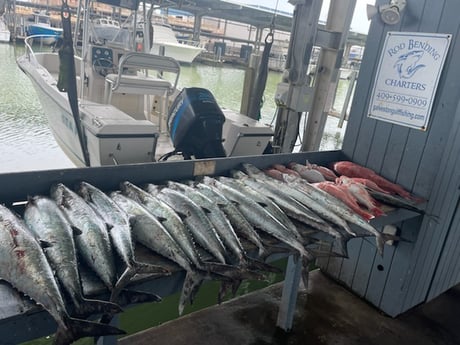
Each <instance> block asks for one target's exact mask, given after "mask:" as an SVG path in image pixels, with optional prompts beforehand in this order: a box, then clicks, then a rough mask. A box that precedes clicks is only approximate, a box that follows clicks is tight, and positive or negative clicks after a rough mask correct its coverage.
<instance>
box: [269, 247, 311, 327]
mask: <svg viewBox="0 0 460 345" xmlns="http://www.w3.org/2000/svg"><path fill="white" fill-rule="evenodd" d="M306 274H308V273H306ZM301 275H302V260H301V259H300V258H299V257H297V258H295V257H294V256H293V255H290V256H289V258H288V263H287V267H286V275H285V277H284V283H283V293H282V295H281V302H280V307H279V310H278V319H277V321H276V326H277V327H279V328H281V329H282V330H283V331H286V332H288V331H290V330H291V329H292V322H293V320H294V313H295V307H296V303H297V292H298V290H299V283H300V278H301ZM305 288H307V287H305Z"/></svg>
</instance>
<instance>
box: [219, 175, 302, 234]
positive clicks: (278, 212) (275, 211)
mask: <svg viewBox="0 0 460 345" xmlns="http://www.w3.org/2000/svg"><path fill="white" fill-rule="evenodd" d="M218 180H219V181H220V182H222V183H223V184H226V185H228V186H229V187H232V188H234V189H236V190H239V191H243V192H244V193H245V194H247V195H248V196H250V197H251V199H253V200H254V201H255V202H257V203H258V204H259V205H260V206H262V207H263V208H265V209H266V210H267V212H269V213H270V214H271V215H272V216H273V217H275V218H276V219H277V220H278V221H279V222H280V223H282V224H283V225H284V226H285V227H286V228H288V229H289V230H291V231H292V233H293V235H295V236H296V237H297V239H300V235H299V233H298V231H297V228H296V226H295V225H294V224H293V223H292V221H291V219H289V217H288V215H287V214H286V213H285V212H284V211H283V210H282V209H281V208H280V207H279V205H278V204H276V203H275V202H274V201H273V200H271V199H270V198H267V196H266V195H264V194H263V193H260V192H258V191H256V190H254V189H252V188H250V187H249V186H246V185H245V184H244V183H241V181H239V180H236V179H233V178H228V177H224V176H221V177H219V178H218Z"/></svg>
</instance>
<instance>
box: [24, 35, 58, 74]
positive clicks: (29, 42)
mask: <svg viewBox="0 0 460 345" xmlns="http://www.w3.org/2000/svg"><path fill="white" fill-rule="evenodd" d="M50 37H53V38H54V37H56V35H46V34H41V35H31V36H27V37H26V38H25V39H24V45H25V47H26V56H27V58H28V59H29V61H30V62H31V63H32V64H34V66H38V61H37V58H36V57H35V52H34V49H33V45H34V43H36V42H39V43H41V42H43V40H44V39H46V38H50ZM41 46H42V45H41V44H40V47H41Z"/></svg>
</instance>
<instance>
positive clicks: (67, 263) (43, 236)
mask: <svg viewBox="0 0 460 345" xmlns="http://www.w3.org/2000/svg"><path fill="white" fill-rule="evenodd" d="M24 221H25V223H26V225H27V228H28V229H29V230H30V231H31V232H32V234H33V235H34V236H35V237H36V238H38V239H39V240H40V241H45V242H46V243H49V244H50V246H49V247H47V248H45V249H44V252H45V255H46V258H47V260H48V262H49V264H50V266H51V268H52V269H53V270H54V271H55V272H56V276H57V277H58V279H59V281H60V283H61V284H62V286H63V287H64V289H65V290H66V291H67V293H68V295H69V296H70V298H71V299H72V302H73V304H74V306H75V313H76V315H79V316H83V317H87V316H89V315H91V314H93V313H101V312H110V313H116V312H120V311H121V308H120V307H119V306H118V305H116V304H113V303H109V302H105V301H100V300H93V299H87V298H85V297H84V296H83V291H82V288H81V285H80V275H79V272H78V268H77V254H76V249H75V243H74V239H73V236H74V231H75V232H77V234H76V236H79V235H80V233H79V232H78V230H76V229H74V228H72V226H71V225H70V223H69V221H68V220H67V218H66V217H65V215H64V213H63V212H62V211H61V209H60V208H59V207H58V206H57V205H56V203H55V202H54V201H53V200H51V199H49V198H47V197H44V196H35V197H33V198H30V199H29V200H28V202H27V205H26V208H25V211H24Z"/></svg>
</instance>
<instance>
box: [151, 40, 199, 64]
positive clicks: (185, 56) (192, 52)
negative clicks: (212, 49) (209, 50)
mask: <svg viewBox="0 0 460 345" xmlns="http://www.w3.org/2000/svg"><path fill="white" fill-rule="evenodd" d="M163 50H164V51H163ZM202 51H203V49H201V48H199V47H194V46H190V45H187V44H180V43H153V45H152V49H151V50H150V53H151V54H156V55H164V56H168V57H171V58H173V59H175V60H177V61H178V62H179V63H183V64H191V63H192V62H193V60H195V58H196V57H197V56H198V55H199V54H200V53H201V52H202Z"/></svg>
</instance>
